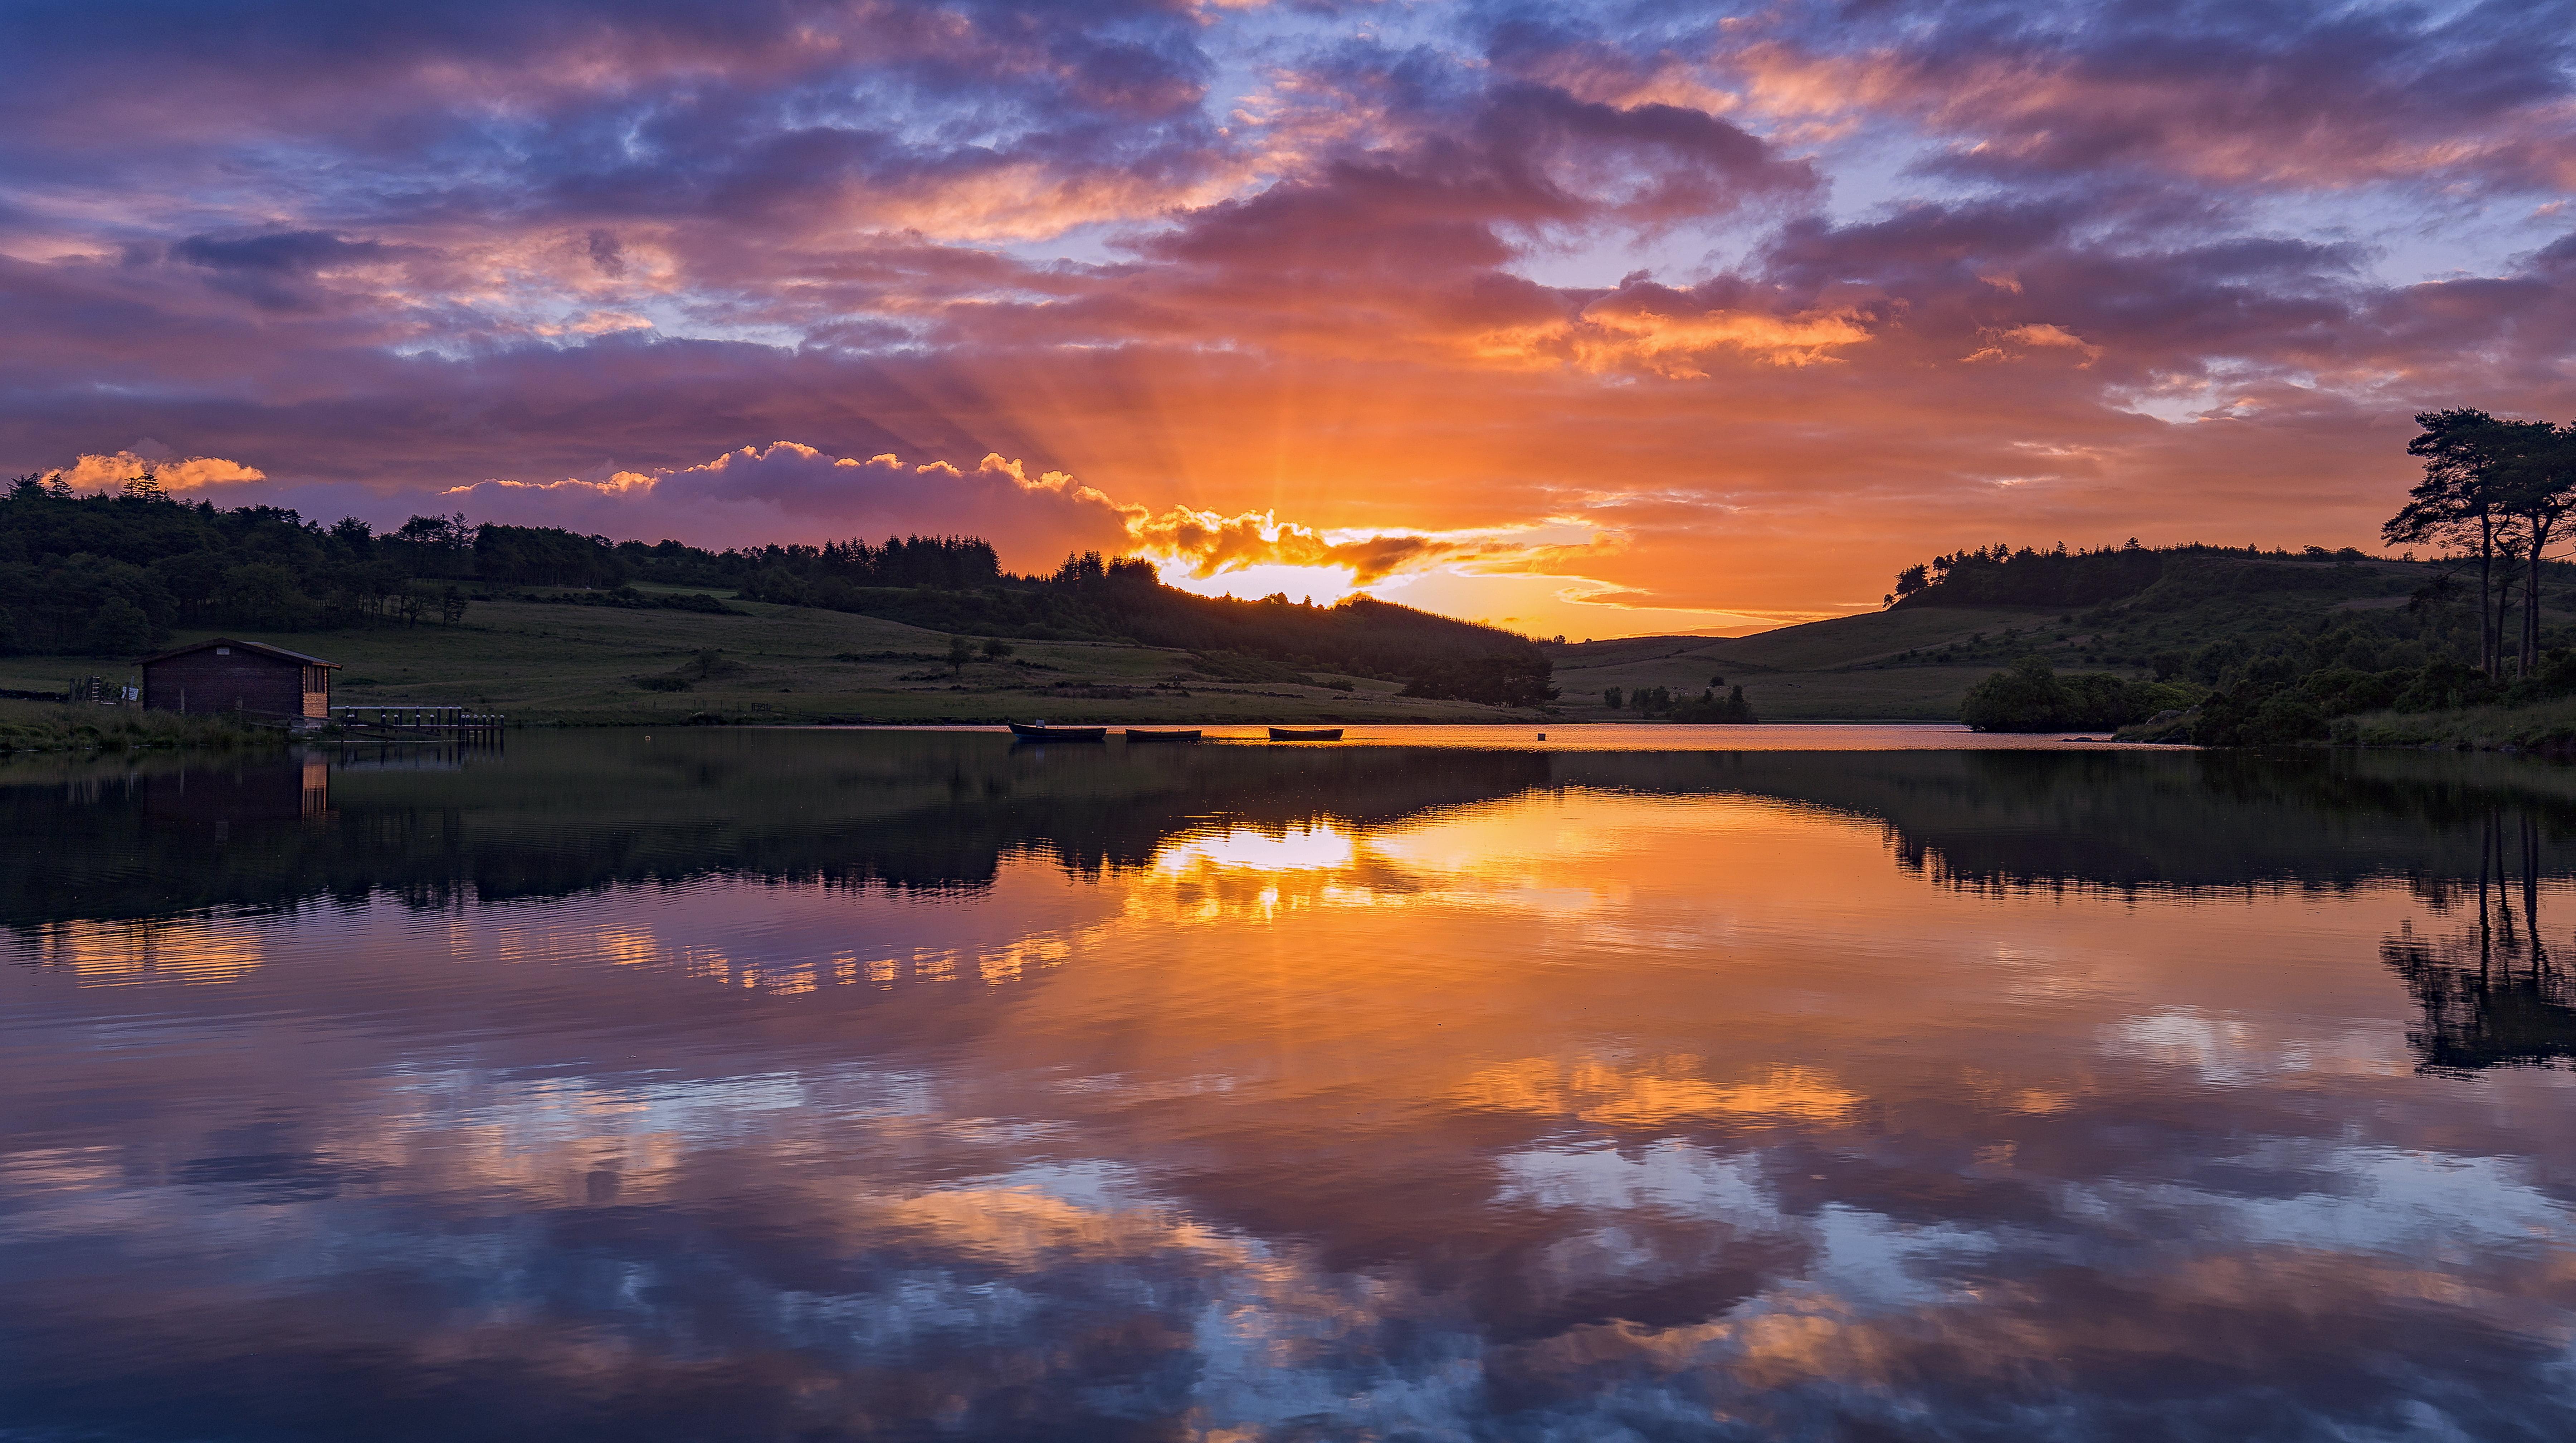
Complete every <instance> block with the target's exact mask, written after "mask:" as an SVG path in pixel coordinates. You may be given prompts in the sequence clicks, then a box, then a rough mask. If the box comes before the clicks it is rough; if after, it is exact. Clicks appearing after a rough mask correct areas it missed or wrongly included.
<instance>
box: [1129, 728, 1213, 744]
mask: <svg viewBox="0 0 2576 1443" xmlns="http://www.w3.org/2000/svg"><path fill="white" fill-rule="evenodd" d="M1198 739H1199V734H1198V732H1197V731H1195V730H1192V731H1146V730H1142V729H1140V728H1137V727H1129V728H1128V729H1127V740H1129V741H1131V742H1194V741H1197V740H1198Z"/></svg>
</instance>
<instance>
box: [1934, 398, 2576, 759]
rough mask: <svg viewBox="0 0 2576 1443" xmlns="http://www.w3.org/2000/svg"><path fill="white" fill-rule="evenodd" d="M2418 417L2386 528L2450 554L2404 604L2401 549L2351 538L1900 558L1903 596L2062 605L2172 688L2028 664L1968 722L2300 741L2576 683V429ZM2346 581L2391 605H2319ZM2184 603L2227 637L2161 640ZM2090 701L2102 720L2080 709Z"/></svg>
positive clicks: (2450, 415) (1997, 678)
mask: <svg viewBox="0 0 2576 1443" xmlns="http://www.w3.org/2000/svg"><path fill="white" fill-rule="evenodd" d="M2415 421H2416V424H2417V426H2418V427H2419V428H2420V431H2419V434H2417V436H2416V437H2415V438H2414V439H2413V440H2412V441H2411V442H2409V443H2408V446H2407V450H2408V453H2409V454H2411V455H2413V456H2416V457H2417V458H2419V459H2420V460H2421V461H2422V462H2423V467H2424V479H2423V480H2422V481H2421V482H2419V483H2417V485H2416V486H2415V487H2414V488H2413V489H2412V490H2411V491H2410V492H2409V493H2408V494H2407V497H2406V500H2405V503H2404V505H2403V506H2401V507H2400V508H2399V510H2398V511H2397V513H2396V514H2395V515H2394V516H2392V517H2391V518H2390V519H2389V520H2388V522H2387V524H2386V525H2385V526H2384V527H2383V528H2382V535H2383V539H2384V540H2385V541H2386V542H2387V544H2389V545H2391V546H2399V545H2407V546H2418V545H2428V544H2429V545H2432V546H2434V547H2437V548H2439V549H2440V551H2441V553H2442V554H2441V557H2440V559H2439V560H2437V561H2434V562H2431V563H2428V564H2424V565H2421V566H2417V567H2413V568H2409V569H2410V570H2411V571H2412V572H2413V573H2414V575H2413V577H2412V583H2413V589H2412V591H2411V593H2408V594H2405V595H2404V596H2403V609H2402V610H2400V609H2398V608H2397V607H2396V606H2395V605H2383V603H2394V602H2397V601H2398V600H2399V598H2398V597H2393V596H2387V595H2385V594H2384V593H2385V586H2384V583H2385V582H2386V581H2387V580H2388V579H2389V573H2390V570H2391V568H2390V565H2389V563H2385V562H2381V563H2376V564H2373V565H2365V564H2364V563H2367V562H2369V560H2370V558H2368V557H2365V556H2364V555H2363V554H2362V553H2361V552H2359V551H2357V550H2353V549H2351V548H2349V547H2347V548H2345V549H2343V550H2340V551H2331V552H2330V551H2327V550H2325V549H2324V548H2322V547H2313V546H2312V547H2308V548H2306V549H2305V550H2304V551H2301V552H2297V553H2292V552H2289V551H2286V550H2276V551H2272V552H2264V551H2262V550H2260V549H2259V548H2245V549H2242V550H2238V549H2231V548H2227V547H2214V546H2174V547H2162V548H2148V547H2142V546H2140V545H2139V544H2138V543H2137V541H2136V540H2135V539H2132V540H2130V541H2129V542H2128V543H2127V544H2126V545H2122V546H2116V547H2103V548H2100V549H2098V550H2077V551H2071V552H2070V551H2069V550H2067V549H2066V547H2064V546H2063V545H2060V546H2057V547H2055V548H2053V549H2050V550H2045V551H2043V550H2040V549H2037V548H2034V547H2022V548H2020V549H2018V550H2016V549H2013V548H2011V547H2008V546H2000V545H1998V546H1986V547H1979V548H1976V549H1974V550H1968V551H1960V552H1956V553H1953V554H1950V555H1946V556H1937V557H1934V558H1933V559H1932V560H1930V561H1928V562H1924V563H1921V564H1919V565H1915V566H1910V567H1907V568H1906V569H1905V570H1903V571H1902V572H1899V573H1898V575H1897V579H1896V587H1895V589H1894V590H1893V591H1891V592H1889V593H1888V595H1887V597H1886V601H1887V604H1888V606H1890V607H1891V608H1905V607H2022V608H2035V609H2042V610H2045V609H2053V608H2058V607H2064V608H2067V609H2068V614H2066V615H2065V616H2064V617H2063V618H2062V619H2063V620H2064V621H2065V622H2066V623H2067V624H2068V625H2069V626H2070V627H2072V628H2074V629H2077V630H2090V631H2092V632H2094V638H2093V641H2092V643H2091V645H2090V647H2089V650H2090V651H2091V652H2092V654H2093V655H2094V656H2099V657H2102V659H2105V660H2124V661H2126V662H2127V663H2128V664H2129V665H2131V666H2136V667H2141V668H2151V669H2152V672H2153V681H2154V682H2155V683H2161V684H2165V685H2163V686H2161V687H2159V686H2152V685H2146V684H2143V683H2142V682H2141V681H2140V680H2139V679H2136V678H2123V677H2120V676H2117V675H2114V674H2110V673H2094V674H2090V675H2085V676H2079V677H2064V678H2060V677H2056V676H2055V675H2054V673H2053V669H2052V668H2050V667H2048V666H2047V665H2045V664H2044V663H2042V662H2037V661H2029V660H2025V661H2024V662H2023V664H2021V665H2019V666H2017V667H2015V668H2013V669H2012V670H2010V671H2005V672H1998V673H1996V674H1995V675H1994V676H1993V677H1990V678H1989V679H1988V680H1987V681H1985V682H1983V683H1981V684H1980V685H1979V686H1978V687H1976V688H1975V689H1973V690H1972V691H1971V692H1970V694H1969V697H1968V699H1967V703H1966V705H1965V707H1964V708H1963V713H1962V715H1963V718H1964V719H1966V720H1968V721H1969V722H1971V724H1973V725H1978V726H1981V727H1985V728H1986V729H1989V730H1997V731H2017V730H2055V729H2058V728H2060V727H2063V726H2067V725H2081V726H2115V725H2121V724H2125V723H2130V722H2136V721H2142V720H2146V719H2147V718H2149V717H2151V716H2153V715H2154V714H2155V713H2156V712H2159V711H2168V710H2176V709H2177V708H2188V709H2189V710H2190V715H2189V719H2188V720H2187V721H2185V722H2180V723H2177V724H2176V729H2175V730H2174V731H2172V732H2171V733H2170V734H2168V735H2167V736H2165V737H2163V738H2161V739H2168V740H2176V741H2193V742H2198V743H2201V744H2203V745H2216V746H2249V745H2282V744H2289V743H2296V742H2304V741H2320V740H2327V739H2329V738H2331V737H2333V736H2334V735H2335V734H2336V732H2337V725H2338V719H2339V718H2348V717H2351V716H2354V715H2357V714H2359V713H2363V712H2370V711H2379V710H2395V711H2411V712H2421V711H2439V710H2448V709H2453V708H2459V707H2467V706H2481V705H2490V704H2502V705H2508V706H2510V705H2521V704H2524V703H2529V702H2535V701H2543V700H2548V699H2552V698H2556V697H2562V696H2569V695H2576V647H2571V645H2570V644H2569V643H2570V641H2571V640H2576V638H2571V636H2570V634H2569V633H2568V631H2567V628H2565V627H2564V626H2563V625H2559V624H2556V623H2554V622H2552V621H2551V619H2550V618H2549V616H2548V614H2547V611H2548V602H2549V601H2550V600H2551V599H2552V598H2551V592H2550V589H2549V588H2550V586H2551V584H2553V583H2564V582H2565V581H2566V580H2567V579H2568V577H2569V568H2568V567H2567V565H2566V563H2565V562H2564V561H2561V560H2556V559H2553V558H2552V557H2551V555H2550V549H2551V547H2552V546H2555V545H2558V544H2560V543H2562V542H2563V541H2565V540H2566V539H2567V532H2568V521H2567V517H2568V514H2569V512H2570V511H2571V509H2576V425H2569V426H2559V425H2552V424H2550V423H2548V422H2543V421H2521V420H2504V419H2499V418H2497V417H2495V416H2492V415H2489V414H2488V413H2486V412H2484V411H2477V410H2466V409H2461V410H2448V411H2427V412H2424V413H2422V414H2420V415H2418V416H2417V417H2416V418H2415ZM2302 594H2304V598H2305V599H2304V603H2303V604H2300V603H2299V602H2298V601H2297V600H2296V599H2297V598H2300V597H2301V596H2302ZM2338 595H2340V597H2341V598H2342V599H2344V600H2347V601H2351V602H2356V603H2362V604H2364V605H2366V606H2368V607H2371V608H2373V609H2368V610H2363V611H2359V612H2356V611H2353V610H2351V609H2348V608H2346V609H2339V610H2337V609H2329V608H2328V607H2326V606H2320V605H2319V604H2318V603H2319V602H2320V601H2327V600H2330V599H2331V598H2335V597H2337V596H2338ZM2077 609H2082V610H2083V611H2084V614H2083V615H2081V616H2080V617H2079V616H2077V615H2074V614H2073V613H2074V611H2075V610H2077ZM2222 611H2232V613H2233V614H2232V615H2227V616H2224V617H2221V615H2220V613H2221V612H2222ZM2186 616H2196V617H2197V618H2198V619H2199V620H2200V621H2201V622H2202V623H2203V627H2202V629H2203V631H2204V632H2206V631H2209V630H2215V631H2218V632H2220V633H2222V634H2220V635H2218V636H2215V637H2208V638H2206V639H2203V640H2201V641H2200V642H2199V643H2198V644H2197V645H2195V646H2192V647H2189V648H2182V647H2175V646H2171V645H2165V646H2154V645H2152V640H2153V639H2154V638H2155V637H2156V636H2157V634H2158V632H2159V631H2160V630H2163V631H2165V632H2167V633H2170V631H2171V630H2172V628H2171V627H2166V626H2161V623H2165V622H2170V621H2173V620H2175V619H2177V618H2181V617H2186ZM2008 635H2009V633H2008ZM2508 637H2510V638H2511V640H2510V643H2508ZM2060 639H2061V640H2062V639H2063V638H2062V637H2061V638H2060ZM2141 639H2147V640H2149V641H2150V644H2149V645H2145V646H2141V645H2138V644H2137V643H2138V642H2139V641H2140V640H2141ZM2088 659H2091V658H2089V657H2088ZM2176 688H2179V689H2180V692H2181V693H2183V694H2178V693H2177V691H2176ZM2079 715H2080V716H2082V717H2084V718H2086V720H2083V721H2080V722H2071V721H2070V720H2069V719H2070V718H2072V717H2076V716H2079Z"/></svg>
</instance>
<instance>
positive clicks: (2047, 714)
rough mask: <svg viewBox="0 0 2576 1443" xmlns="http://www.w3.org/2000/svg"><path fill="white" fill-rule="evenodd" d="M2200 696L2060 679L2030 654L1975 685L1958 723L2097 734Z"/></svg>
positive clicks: (2102, 679) (2182, 689) (2100, 677)
mask: <svg viewBox="0 0 2576 1443" xmlns="http://www.w3.org/2000/svg"><path fill="white" fill-rule="evenodd" d="M2197 697H2198V693H2197V692H2196V691H2194V690H2193V689H2192V688H2190V687H2186V686H2179V685H2175V684H2171V683H2163V682H2145V681H2128V680H2124V679H2122V678H2120V677H2116V676H2113V675H2111V674H2110V673H2108V672H2086V673H2082V674H2079V675H2075V676H2068V677H2060V676H2059V675H2057V673H2056V672H2055V671H2054V670H2052V669H2051V668H2050V667H2049V664H2048V663H2047V662H2046V661H2044V660H2042V659H2041V658H2039V657H2036V656H2026V657H2023V658H2022V659H2021V660H2020V661H2018V662H2016V663H2014V665H2013V668H2012V670H2010V671H1999V672H1996V673H1995V674H1994V675H1992V676H1990V677H1987V678H1986V679H1985V680H1984V681H1981V682H1979V683H1977V684H1976V685H1975V686H1973V687H1970V688H1969V689H1968V694H1967V696H1966V697H1965V698H1963V699H1962V700H1961V701H1960V703H1959V719H1960V720H1961V721H1964V722H1966V723H1967V724H1968V725H1970V726H1972V727H1975V728H1976V729H1977V730H1979V731H1981V732H2071V731H2094V730H2099V729H2102V728H2106V727H2117V726H2126V725H2128V724H2129V723H2131V722H2136V721H2144V720H2146V719H2147V718H2148V717H2151V716H2153V715H2155V714H2156V713H2157V712H2160V711H2167V710H2170V709H2173V708H2176V707H2187V706H2190V705H2191V704H2192V703H2193V702H2194V701H2195V700H2196V699H2197Z"/></svg>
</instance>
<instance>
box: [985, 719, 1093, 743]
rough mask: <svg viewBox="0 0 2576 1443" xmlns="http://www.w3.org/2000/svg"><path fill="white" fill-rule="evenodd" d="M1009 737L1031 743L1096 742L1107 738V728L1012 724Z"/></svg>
mask: <svg viewBox="0 0 2576 1443" xmlns="http://www.w3.org/2000/svg"><path fill="white" fill-rule="evenodd" d="M1009 725H1010V728H1011V735H1013V736H1015V737H1018V738H1020V739H1021V740H1022V741H1032V742H1097V741H1106V740H1108V738H1109V728H1107V727H1051V726H1048V725H1047V724H1046V723H1045V722H1042V721H1041V722H1012V723H1010V724H1009Z"/></svg>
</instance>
